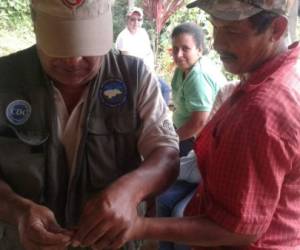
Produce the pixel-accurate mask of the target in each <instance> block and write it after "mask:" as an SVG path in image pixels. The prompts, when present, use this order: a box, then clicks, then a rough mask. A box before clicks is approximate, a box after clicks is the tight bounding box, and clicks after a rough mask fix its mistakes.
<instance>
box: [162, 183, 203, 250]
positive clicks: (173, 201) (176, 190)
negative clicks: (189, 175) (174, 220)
mask: <svg viewBox="0 0 300 250" xmlns="http://www.w3.org/2000/svg"><path fill="white" fill-rule="evenodd" d="M197 185H198V184H197V183H189V182H186V181H176V182H175V183H174V184H173V185H172V186H171V187H170V188H169V189H168V190H167V191H166V192H164V193H163V194H161V195H160V196H159V197H158V198H157V200H156V213H157V217H172V216H173V217H174V216H175V217H180V216H182V215H183V210H184V208H185V206H186V205H187V203H188V202H189V200H190V198H191V196H192V194H193V191H194V190H195V188H196V187H197ZM187 197H188V199H185V198H187ZM181 202H182V203H183V204H180V203H181ZM174 249H176V250H187V249H189V247H188V246H185V245H177V244H174V243H172V242H167V241H161V242H159V250H174Z"/></svg>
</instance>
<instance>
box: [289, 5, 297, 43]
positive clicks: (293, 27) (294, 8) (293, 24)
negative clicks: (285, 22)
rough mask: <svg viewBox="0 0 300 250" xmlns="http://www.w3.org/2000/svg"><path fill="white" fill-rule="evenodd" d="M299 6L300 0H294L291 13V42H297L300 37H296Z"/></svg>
mask: <svg viewBox="0 0 300 250" xmlns="http://www.w3.org/2000/svg"><path fill="white" fill-rule="evenodd" d="M298 7H299V1H298V0H294V3H293V4H292V7H291V11H290V15H289V39H290V41H289V42H295V41H296V40H299V38H298V39H297V37H296V28H297V18H298Z"/></svg>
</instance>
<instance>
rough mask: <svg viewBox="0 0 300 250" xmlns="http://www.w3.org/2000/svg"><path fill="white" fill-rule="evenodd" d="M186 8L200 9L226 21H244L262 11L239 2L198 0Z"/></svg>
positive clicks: (231, 0)
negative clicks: (234, 7)
mask: <svg viewBox="0 0 300 250" xmlns="http://www.w3.org/2000/svg"><path fill="white" fill-rule="evenodd" d="M233 6H236V9H233V8H232V7H233ZM186 7H187V8H194V7H198V8H200V9H202V10H204V11H205V12H207V13H208V14H210V15H211V16H213V17H216V18H219V19H222V20H226V21H237V20H243V19H246V18H248V17H250V16H253V15H255V14H257V13H259V12H261V11H262V9H260V8H257V7H254V6H253V5H250V4H247V3H244V2H241V1H237V0H227V1H224V0H197V1H194V2H192V3H190V4H188V5H187V6H186ZM245 10H246V11H245Z"/></svg>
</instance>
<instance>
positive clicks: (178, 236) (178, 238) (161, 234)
mask: <svg viewBox="0 0 300 250" xmlns="http://www.w3.org/2000/svg"><path fill="white" fill-rule="evenodd" d="M141 222H142V223H141V225H143V226H142V227H141V230H139V231H138V232H139V233H140V235H138V236H137V239H152V240H162V241H171V242H176V243H183V244H186V245H190V246H204V247H213V246H239V245H249V244H251V243H252V242H255V241H256V239H257V237H256V236H255V235H241V234H235V233H231V232H229V231H227V230H226V229H224V228H222V227H220V226H219V225H217V224H216V223H214V222H213V221H211V220H209V219H207V218H205V217H200V216H199V217H183V218H142V219H141Z"/></svg>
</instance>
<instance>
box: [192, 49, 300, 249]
mask: <svg viewBox="0 0 300 250" xmlns="http://www.w3.org/2000/svg"><path fill="white" fill-rule="evenodd" d="M195 150H196V154H197V157H198V163H199V166H200V171H201V174H202V176H203V183H201V184H200V185H199V187H198V190H197V193H196V195H195V196H194V198H193V200H192V201H191V203H190V204H189V206H188V208H187V211H186V214H187V215H190V216H192V215H199V214H205V215H206V216H207V217H209V218H210V219H211V220H212V221H214V222H216V223H217V224H218V225H220V226H222V227H224V228H226V229H227V230H229V231H231V232H235V233H238V234H250V235H251V234H252V235H255V234H262V237H261V238H260V239H259V240H258V241H257V242H256V243H255V244H253V245H251V246H248V247H223V248H222V247H220V248H209V249H239V250H241V249H243V250H244V249H247V250H250V249H251V250H254V249H256V250H257V249H264V250H267V249H268V250H271V249H272V250H275V249H276V250H279V249H280V250H292V249H293V250H295V249H297V247H296V246H298V249H300V46H299V45H298V44H294V45H293V47H291V48H290V50H289V51H288V52H287V53H283V54H281V55H279V56H278V57H276V58H274V59H272V60H271V61H269V62H268V63H266V64H265V65H264V66H263V67H261V68H260V69H259V70H258V71H257V72H255V74H253V76H252V77H251V79H249V80H248V81H247V82H245V83H243V84H240V85H239V86H238V87H237V89H236V90H235V92H234V94H233V95H232V96H231V97H230V98H229V100H227V101H226V102H225V104H224V105H223V106H222V107H221V109H220V110H219V111H218V112H217V114H216V115H215V116H214V118H213V119H212V120H211V122H210V123H209V124H208V125H207V126H206V128H205V129H204V130H203V132H202V133H201V135H200V137H199V138H198V140H197V143H196V147H195ZM198 249H206V248H198Z"/></svg>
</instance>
